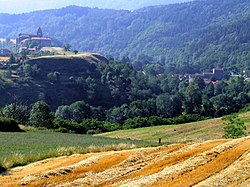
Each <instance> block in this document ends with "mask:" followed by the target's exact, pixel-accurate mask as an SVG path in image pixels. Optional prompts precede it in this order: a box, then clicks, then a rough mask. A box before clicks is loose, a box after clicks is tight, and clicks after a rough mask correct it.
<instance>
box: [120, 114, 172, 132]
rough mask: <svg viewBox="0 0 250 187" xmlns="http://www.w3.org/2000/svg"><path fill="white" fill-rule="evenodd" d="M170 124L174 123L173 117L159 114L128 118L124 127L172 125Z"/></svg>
mask: <svg viewBox="0 0 250 187" xmlns="http://www.w3.org/2000/svg"><path fill="white" fill-rule="evenodd" d="M170 124H172V121H171V119H168V118H162V117H159V116H151V117H136V118H133V119H127V120H126V121H125V122H124V129H135V128H141V127H150V126H158V125H170Z"/></svg>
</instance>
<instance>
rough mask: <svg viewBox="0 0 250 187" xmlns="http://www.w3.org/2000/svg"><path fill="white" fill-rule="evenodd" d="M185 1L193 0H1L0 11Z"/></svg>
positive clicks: (116, 7) (113, 6) (138, 6)
mask: <svg viewBox="0 0 250 187" xmlns="http://www.w3.org/2000/svg"><path fill="white" fill-rule="evenodd" d="M184 1H191V0H0V13H11V14H13V13H16V14H19V13H25V12H31V11H36V10H45V9H56V8H62V7H66V6H69V5H78V6H88V7H99V8H111V9H130V10H133V9H137V8H141V7H143V6H149V5H159V4H169V3H175V2H184Z"/></svg>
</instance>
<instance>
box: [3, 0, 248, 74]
mask: <svg viewBox="0 0 250 187" xmlns="http://www.w3.org/2000/svg"><path fill="white" fill-rule="evenodd" d="M249 10H250V2H249V1H248V0H237V1H235V0H205V1H193V2H188V3H182V4H175V5H165V6H155V7H148V8H143V9H138V10H136V11H127V10H109V9H97V8H94V9H91V8H86V7H77V6H70V7H67V8H63V9H58V10H46V11H37V12H32V13H26V14H17V15H8V14H0V36H1V37H16V36H17V35H18V34H19V33H33V32H34V31H36V30H37V28H38V27H39V26H41V27H42V28H43V30H44V32H45V35H47V36H50V37H53V38H56V39H57V40H59V41H61V42H62V43H70V44H71V46H72V48H73V49H77V50H81V51H98V52H101V53H103V54H111V55H114V56H123V55H125V56H129V57H130V58H132V59H134V58H138V59H139V60H140V59H141V60H142V58H141V57H142V55H147V56H151V57H154V59H155V61H159V62H161V63H164V64H165V63H166V64H177V65H178V66H183V65H198V66H201V67H202V68H203V69H208V68H211V67H217V66H219V67H224V68H229V69H231V70H234V71H237V70H238V71H239V70H242V69H245V68H248V67H249V66H250V65H249V58H250V55H249V49H250V43H249V40H250V32H249V30H250V29H249V25H250V23H249V20H250V19H249V16H250V13H249V12H250V11H249ZM30 23H32V24H30ZM143 60H144V61H145V59H143Z"/></svg>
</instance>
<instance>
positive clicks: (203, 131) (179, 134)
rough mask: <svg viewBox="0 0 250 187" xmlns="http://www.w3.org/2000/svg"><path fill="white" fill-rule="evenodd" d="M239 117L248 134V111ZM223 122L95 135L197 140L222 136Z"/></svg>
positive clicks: (249, 122) (175, 140)
mask: <svg viewBox="0 0 250 187" xmlns="http://www.w3.org/2000/svg"><path fill="white" fill-rule="evenodd" d="M239 118H240V119H241V120H242V121H244V122H245V125H246V127H247V132H248V134H249V133H250V112H246V113H242V114H239ZM224 123H225V121H223V120H222V119H221V118H217V119H210V120H205V121H199V122H193V123H187V124H181V125H167V126H154V127H146V128H139V129H129V130H122V131H115V132H108V133H104V134H99V135H97V136H102V137H110V138H128V139H133V140H144V141H149V142H154V143H156V142H158V140H159V138H161V140H162V142H163V143H178V142H197V141H206V140H213V139H221V138H223V135H224Z"/></svg>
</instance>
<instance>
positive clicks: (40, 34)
mask: <svg viewBox="0 0 250 187" xmlns="http://www.w3.org/2000/svg"><path fill="white" fill-rule="evenodd" d="M37 36H38V37H43V31H42V29H41V27H39V28H38V30H37Z"/></svg>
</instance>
